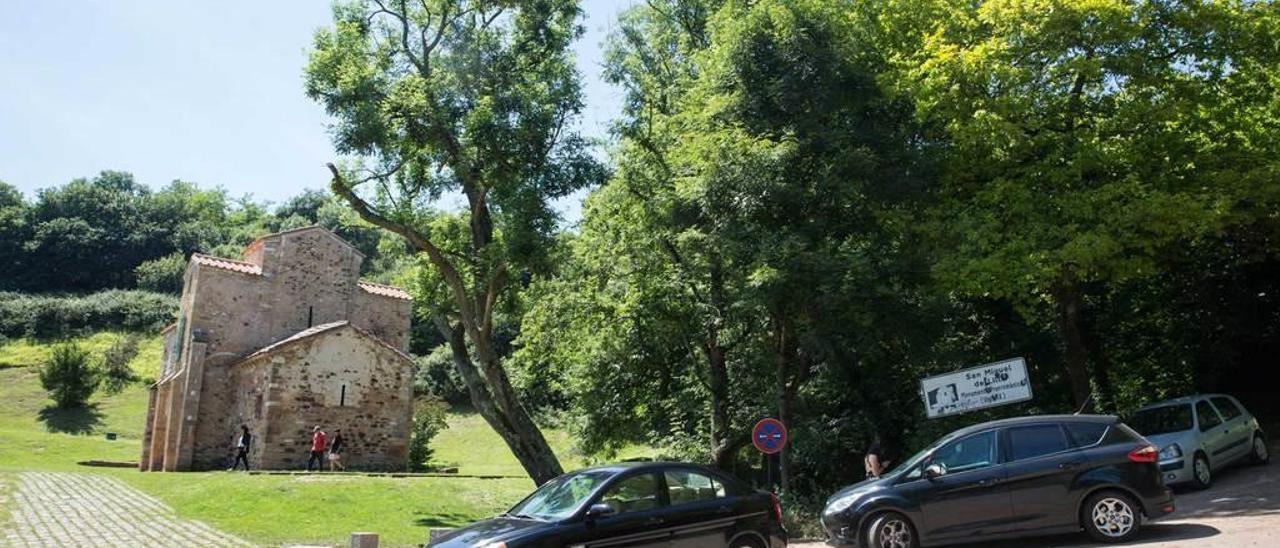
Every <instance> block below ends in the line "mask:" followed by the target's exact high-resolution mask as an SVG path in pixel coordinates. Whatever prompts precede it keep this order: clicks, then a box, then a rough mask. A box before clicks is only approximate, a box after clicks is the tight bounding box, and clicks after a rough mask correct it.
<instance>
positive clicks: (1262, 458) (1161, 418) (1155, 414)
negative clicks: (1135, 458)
mask: <svg viewBox="0 0 1280 548" xmlns="http://www.w3.org/2000/svg"><path fill="white" fill-rule="evenodd" d="M1125 423H1127V424H1128V425H1129V426H1131V427H1133V429H1134V430H1137V431H1138V432H1139V433H1141V434H1142V435H1143V436H1144V437H1146V438H1147V439H1148V440H1150V441H1151V443H1154V444H1156V446H1157V447H1159V448H1160V472H1161V473H1162V474H1163V475H1164V482H1165V484H1166V485H1175V484H1185V483H1189V484H1192V485H1194V486H1195V487H1197V488H1199V489H1206V488H1208V487H1209V485H1210V484H1212V483H1213V474H1214V473H1215V472H1217V471H1218V470H1221V469H1222V468H1223V467H1225V466H1227V465H1230V464H1232V463H1235V462H1239V461H1248V462H1253V463H1255V464H1265V463H1266V462H1267V461H1268V460H1270V458H1271V455H1270V454H1268V452H1267V439H1266V436H1265V435H1264V434H1263V432H1262V428H1261V427H1259V426H1258V419H1256V418H1254V416H1253V415H1251V414H1250V413H1249V412H1248V411H1246V410H1245V408H1244V406H1242V405H1240V402H1239V401H1237V400H1236V399H1235V398H1233V397H1231V396H1226V395H1223V394H1204V395H1199V396H1190V397H1186V398H1178V399H1174V400H1168V401H1162V402H1159V403H1154V404H1151V405H1148V406H1146V407H1143V408H1142V409H1139V410H1137V411H1135V412H1134V413H1133V415H1132V416H1130V417H1129V419H1128V420H1126V421H1125Z"/></svg>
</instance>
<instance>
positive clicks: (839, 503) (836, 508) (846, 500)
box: [826, 494, 861, 514]
mask: <svg viewBox="0 0 1280 548" xmlns="http://www.w3.org/2000/svg"><path fill="white" fill-rule="evenodd" d="M859 498H861V496H860V495H856V494H855V495H846V496H843V497H840V498H838V499H836V500H834V501H831V504H829V505H827V512H826V513H828V514H839V513H841V512H843V511H845V510H848V509H849V507H850V506H853V503H855V502H858V499H859Z"/></svg>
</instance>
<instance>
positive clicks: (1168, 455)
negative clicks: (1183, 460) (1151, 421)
mask: <svg viewBox="0 0 1280 548" xmlns="http://www.w3.org/2000/svg"><path fill="white" fill-rule="evenodd" d="M1181 456H1182V448H1181V447H1178V444H1176V443H1171V444H1169V446H1168V447H1165V448H1164V449H1161V450H1160V458H1162V459H1176V458H1178V457H1181Z"/></svg>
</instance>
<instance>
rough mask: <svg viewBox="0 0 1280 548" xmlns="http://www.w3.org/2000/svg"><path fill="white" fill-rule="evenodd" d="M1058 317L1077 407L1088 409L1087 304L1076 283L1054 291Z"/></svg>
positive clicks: (1069, 377) (1061, 286)
mask: <svg viewBox="0 0 1280 548" xmlns="http://www.w3.org/2000/svg"><path fill="white" fill-rule="evenodd" d="M1053 296H1054V301H1055V303H1054V304H1055V308H1056V313H1057V322H1058V332H1059V334H1060V335H1061V337H1062V344H1063V350H1064V354H1065V356H1064V358H1065V361H1066V366H1067V379H1068V380H1069V381H1070V382H1071V395H1072V397H1073V398H1075V404H1076V405H1077V406H1079V407H1080V408H1082V409H1086V410H1087V409H1088V407H1089V406H1088V405H1086V403H1088V402H1089V400H1090V392H1091V390H1090V388H1089V365H1088V363H1089V356H1088V350H1087V349H1086V346H1085V342H1084V332H1083V330H1082V328H1081V322H1080V316H1081V313H1082V311H1081V309H1082V308H1083V306H1084V301H1083V299H1082V298H1081V296H1080V289H1079V287H1078V286H1076V285H1075V284H1074V283H1064V284H1062V285H1060V286H1059V287H1057V288H1055V289H1054V291H1053Z"/></svg>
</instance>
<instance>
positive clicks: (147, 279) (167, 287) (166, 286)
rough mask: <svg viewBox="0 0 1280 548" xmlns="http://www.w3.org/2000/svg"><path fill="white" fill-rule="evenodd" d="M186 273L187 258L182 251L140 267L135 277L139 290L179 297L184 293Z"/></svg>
mask: <svg viewBox="0 0 1280 548" xmlns="http://www.w3.org/2000/svg"><path fill="white" fill-rule="evenodd" d="M186 271H187V259H186V257H185V256H184V255H183V254H182V252H181V251H175V252H173V253H170V254H168V255H165V256H164V257H160V258H159V259H152V260H150V261H147V262H145V263H142V264H140V265H138V267H137V268H134V269H133V275H134V279H135V280H136V281H137V285H138V289H141V290H144V291H155V292H157V293H165V294H169V295H177V294H179V293H182V277H183V275H184V274H186Z"/></svg>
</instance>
